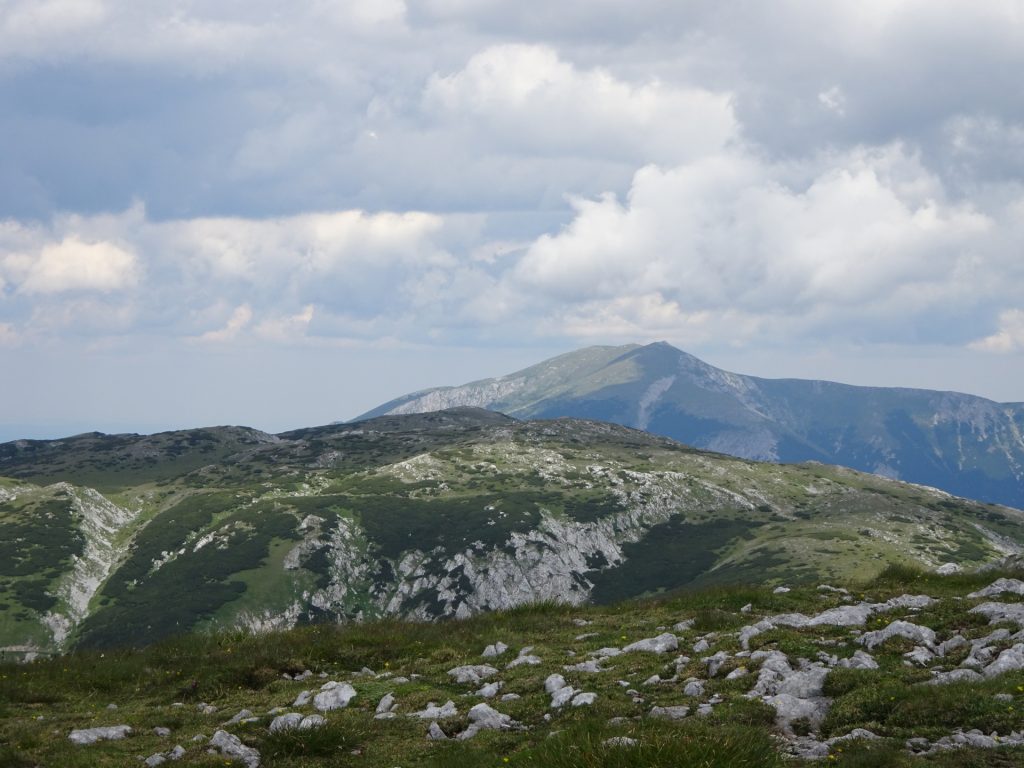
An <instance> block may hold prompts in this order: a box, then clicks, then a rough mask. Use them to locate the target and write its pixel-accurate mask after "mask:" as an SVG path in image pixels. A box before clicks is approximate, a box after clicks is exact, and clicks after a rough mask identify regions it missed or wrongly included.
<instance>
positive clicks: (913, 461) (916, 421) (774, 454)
mask: <svg viewBox="0 0 1024 768" xmlns="http://www.w3.org/2000/svg"><path fill="white" fill-rule="evenodd" d="M459 405H474V406H478V407H484V408H491V409H493V410H497V411H501V412H503V413H508V414H510V415H512V416H516V417H519V418H557V417H576V418H586V419H599V420H603V421H612V422H615V423H618V424H623V425H626V426H630V427H636V428H639V429H645V430H649V431H651V432H654V433H656V434H660V435H665V436H667V437H671V438H673V439H675V440H679V441H681V442H684V443H687V444H689V445H694V446H697V447H700V448H706V449H709V450H714V451H721V452H724V453H729V454H732V455H736V456H741V457H744V458H750V459H760V460H770V461H781V462H799V461H823V462H826V463H830V464H840V465H843V466H848V467H852V468H854V469H858V470H861V471H867V472H874V473H879V474H883V475H886V476H889V477H894V478H900V479H903V480H907V481H910V482H915V483H921V484H924V485H931V486H935V487H938V488H943V489H944V490H946V491H949V492H950V493H954V494H957V495H960V496H966V497H969V498H977V499H983V500H986V501H992V502H998V503H1002V504H1008V505H1010V506H1017V507H1024V405H1022V404H1020V403H994V402H992V401H990V400H985V399H984V398H980V397H973V396H971V395H964V394H958V393H954V392H934V391H930V390H916V389H895V388H881V387H854V386H848V385H844V384H835V383H832V382H824V381H805V380H799V379H761V378H756V377H753V376H743V375H739V374H734V373H729V372H727V371H722V370H720V369H718V368H715V367H713V366H710V365H708V364H707V363H704V362H702V361H701V360H698V359H697V358H695V357H693V356H691V355H688V354H686V353H684V352H681V351H679V350H678V349H675V348H674V347H672V346H670V345H668V344H664V343H658V344H650V345H647V346H643V347H641V346H637V345H629V346H625V347H589V348H586V349H582V350H579V351H577V352H572V353H569V354H566V355H562V356H560V357H556V358H552V359H551V360H548V361H545V362H543V363H540V364H538V365H536V366H533V367H531V368H527V369H525V370H523V371H519V372H517V373H512V374H509V375H508V376H503V377H499V378H497V379H488V380H484V381H479V382H473V383H470V384H466V385H463V386H460V387H446V388H441V389H436V390H428V391H425V392H419V393H414V394H412V395H408V396H406V397H402V398H399V399H397V400H394V401H391V402H389V403H385V404H384V405H382V406H380V407H379V408H376V409H374V410H373V411H370V412H369V413H368V414H366V417H370V416H377V415H383V414H386V413H414V412H423V411H430V410H436V409H440V408H449V407H453V406H459Z"/></svg>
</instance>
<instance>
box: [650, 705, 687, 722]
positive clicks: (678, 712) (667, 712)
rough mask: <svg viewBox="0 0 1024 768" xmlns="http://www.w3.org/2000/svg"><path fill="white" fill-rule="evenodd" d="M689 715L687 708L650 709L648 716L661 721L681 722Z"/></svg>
mask: <svg viewBox="0 0 1024 768" xmlns="http://www.w3.org/2000/svg"><path fill="white" fill-rule="evenodd" d="M688 714H690V708H689V707H683V706H678V707H651V711H650V716H651V717H656V718H660V719H662V720H682V719H683V718H684V717H686V716H687V715H688Z"/></svg>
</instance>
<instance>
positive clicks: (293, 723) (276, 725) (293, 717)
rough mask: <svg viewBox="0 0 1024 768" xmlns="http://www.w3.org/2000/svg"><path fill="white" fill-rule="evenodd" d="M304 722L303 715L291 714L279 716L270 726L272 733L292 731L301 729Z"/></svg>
mask: <svg viewBox="0 0 1024 768" xmlns="http://www.w3.org/2000/svg"><path fill="white" fill-rule="evenodd" d="M301 722H302V715H300V714H299V713H298V712H289V713H288V714H287V715H278V716H277V717H275V718H274V721H273V722H272V723H271V724H270V732H271V733H277V732H279V731H290V730H293V729H295V728H298V727H299V723H301Z"/></svg>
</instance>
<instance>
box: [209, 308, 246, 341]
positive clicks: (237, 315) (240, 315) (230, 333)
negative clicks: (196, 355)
mask: <svg viewBox="0 0 1024 768" xmlns="http://www.w3.org/2000/svg"><path fill="white" fill-rule="evenodd" d="M251 321H252V307H250V306H249V305H248V304H242V305H241V306H240V307H235V311H234V312H232V313H231V317H229V318H228V321H227V324H226V325H225V326H224V327H223V328H219V329H218V330H215V331H207V332H206V333H204V334H202V335H201V336H198V337H197V338H196V341H201V342H207V343H213V344H220V343H222V342H225V341H233V340H234V339H235V337H237V336H238V334H239V333H241V332H242V330H243V329H245V328H246V326H248V325H249V323H250V322H251Z"/></svg>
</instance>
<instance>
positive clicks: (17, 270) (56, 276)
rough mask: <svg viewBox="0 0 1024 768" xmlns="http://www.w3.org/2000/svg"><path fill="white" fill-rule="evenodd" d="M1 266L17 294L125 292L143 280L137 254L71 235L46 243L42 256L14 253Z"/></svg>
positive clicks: (110, 244)
mask: <svg viewBox="0 0 1024 768" xmlns="http://www.w3.org/2000/svg"><path fill="white" fill-rule="evenodd" d="M0 266H2V267H3V269H4V270H5V271H6V273H7V276H8V279H9V280H10V281H11V282H12V283H14V284H15V285H16V286H17V291H18V292H19V293H23V294H26V295H30V296H31V295H34V294H53V293H63V292H66V291H98V292H101V293H109V292H111V291H119V290H124V289H126V288H129V287H131V286H132V285H134V284H135V283H136V282H137V280H138V279H139V268H138V261H137V259H136V256H135V254H134V253H132V252H130V251H128V250H125V249H124V248H122V247H120V246H118V245H115V244H114V243H110V242H104V241H99V242H88V241H85V240H83V239H81V238H79V237H77V236H74V235H71V236H68V237H66V238H64V239H63V240H61V241H60V242H55V243H46V244H44V245H43V246H42V248H41V249H40V250H39V251H38V253H11V254H8V255H7V256H5V257H4V258H3V260H2V262H0Z"/></svg>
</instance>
